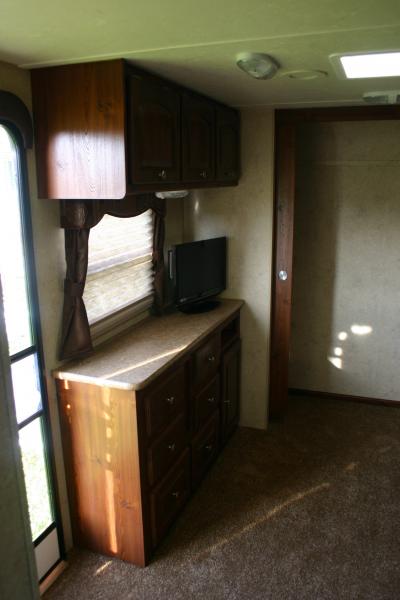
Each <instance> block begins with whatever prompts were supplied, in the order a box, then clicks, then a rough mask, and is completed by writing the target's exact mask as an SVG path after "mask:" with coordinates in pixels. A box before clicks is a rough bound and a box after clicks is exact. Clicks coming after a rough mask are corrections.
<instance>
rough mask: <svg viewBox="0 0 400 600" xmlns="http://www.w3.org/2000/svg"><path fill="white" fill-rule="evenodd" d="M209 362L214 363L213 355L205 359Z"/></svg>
mask: <svg viewBox="0 0 400 600" xmlns="http://www.w3.org/2000/svg"><path fill="white" fill-rule="evenodd" d="M207 360H208V361H209V362H215V356H214V354H210V356H209V357H208V359H207Z"/></svg>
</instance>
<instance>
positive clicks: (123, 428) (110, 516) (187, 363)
mask: <svg viewBox="0 0 400 600" xmlns="http://www.w3.org/2000/svg"><path fill="white" fill-rule="evenodd" d="M231 302H234V301H231ZM239 310H240V303H238V302H236V305H235V310H234V312H232V313H231V314H230V315H229V316H228V317H227V318H225V319H224V320H223V321H222V322H220V323H218V325H217V326H216V327H214V328H213V329H211V330H208V334H207V336H206V337H205V338H204V339H201V340H200V341H199V342H198V343H195V344H194V345H193V346H191V347H190V349H188V350H184V351H183V352H182V354H181V356H180V357H179V359H178V360H177V361H176V362H174V363H173V364H172V365H171V366H169V367H168V369H167V370H166V371H164V372H162V373H161V374H159V375H157V374H156V376H155V378H153V379H152V381H151V383H149V384H148V385H144V387H142V388H140V389H138V390H132V389H127V388H129V386H127V385H126V383H121V382H116V383H114V386H113V385H112V384H111V383H110V385H107V384H106V382H105V380H104V379H102V378H101V376H99V380H98V383H95V381H96V380H95V379H94V378H93V377H92V378H91V379H92V380H93V382H92V383H89V382H88V378H87V377H83V378H82V379H81V380H79V379H80V376H79V374H77V373H73V372H58V373H57V374H56V378H57V389H58V395H59V399H60V414H61V425H62V435H63V446H64V454H65V464H66V473H67V480H68V488H69V492H70V505H71V514H72V521H73V531H74V541H75V543H77V544H78V545H81V546H83V547H86V548H89V549H91V550H93V551H96V552H100V553H103V554H107V555H112V556H119V557H120V558H122V559H123V560H126V561H129V562H133V563H135V564H138V565H141V566H144V565H145V564H147V563H148V562H149V560H150V557H151V555H152V552H153V550H154V548H156V546H157V545H158V544H159V542H160V541H161V539H162V537H163V536H164V534H165V532H166V531H167V529H168V527H169V526H170V525H171V523H172V522H173V520H174V519H175V517H176V516H177V515H178V513H179V511H180V510H181V509H182V508H183V506H184V504H185V503H186V501H187V500H188V498H189V497H190V494H191V492H192V491H193V490H194V489H195V488H197V486H198V485H199V484H200V482H201V480H202V478H203V477H204V475H205V474H206V472H207V470H208V469H209V468H210V466H211V464H212V463H213V461H214V460H215V458H216V457H217V456H218V454H219V452H220V450H221V448H222V443H225V442H226V440H227V438H228V436H229V435H230V434H231V433H232V432H233V431H234V429H235V427H236V425H237V423H238V418H239V397H240V390H239V384H240V338H239V319H240V317H239ZM185 317H187V316H185ZM166 319H168V317H166ZM187 319H188V320H187V321H185V322H187V326H188V327H190V317H187ZM210 359H211V360H210ZM100 363H101V364H102V365H104V353H103V356H102V358H101V359H100ZM121 386H122V388H121ZM220 394H222V395H221V398H220Z"/></svg>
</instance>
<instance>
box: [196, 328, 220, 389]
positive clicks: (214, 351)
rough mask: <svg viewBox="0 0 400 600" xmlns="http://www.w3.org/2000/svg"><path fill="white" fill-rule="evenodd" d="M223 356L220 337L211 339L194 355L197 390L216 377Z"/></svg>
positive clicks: (215, 336) (216, 336)
mask: <svg viewBox="0 0 400 600" xmlns="http://www.w3.org/2000/svg"><path fill="white" fill-rule="evenodd" d="M220 355H221V339H220V335H219V334H217V335H214V336H213V337H211V338H209V340H208V341H207V342H205V343H204V344H203V345H202V346H200V348H199V349H198V350H197V351H196V352H195V353H194V384H195V387H196V388H197V389H200V388H201V387H202V386H204V385H206V384H207V383H208V382H209V381H210V380H211V378H212V377H213V376H214V375H215V373H216V372H217V370H218V367H219V361H220Z"/></svg>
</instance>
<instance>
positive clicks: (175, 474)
mask: <svg viewBox="0 0 400 600" xmlns="http://www.w3.org/2000/svg"><path fill="white" fill-rule="evenodd" d="M189 495H190V456H189V450H186V451H185V452H184V454H183V456H182V458H181V459H180V460H179V462H178V463H177V465H176V466H175V468H174V469H173V470H172V471H171V472H170V473H168V475H167V476H166V478H165V479H164V480H163V481H162V482H161V483H160V484H159V485H158V486H157V487H156V488H155V490H154V491H153V492H152V493H151V494H150V510H151V528H152V537H153V546H157V544H158V543H159V541H160V540H161V538H162V536H163V535H164V533H165V531H166V530H167V529H168V527H169V525H170V524H171V523H172V521H173V520H174V518H175V517H176V515H177V514H178V512H179V511H180V510H181V508H182V507H183V505H184V504H185V502H186V500H187V499H188V497H189Z"/></svg>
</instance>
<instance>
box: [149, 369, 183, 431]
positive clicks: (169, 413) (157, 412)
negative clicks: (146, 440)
mask: <svg viewBox="0 0 400 600" xmlns="http://www.w3.org/2000/svg"><path fill="white" fill-rule="evenodd" d="M185 400H186V399H185V369H184V367H180V368H179V369H178V371H177V372H176V373H174V374H173V375H172V376H170V377H169V378H167V379H166V380H165V382H164V383H163V384H162V385H160V386H158V387H157V388H156V389H155V390H154V391H153V392H152V393H150V394H149V395H148V396H147V397H146V399H145V406H146V409H145V410H146V431H147V435H148V436H149V437H153V436H155V435H157V434H158V433H160V432H161V431H163V430H164V429H165V428H166V427H168V426H169V425H170V424H171V423H172V422H173V421H174V419H176V417H177V416H178V415H179V414H186V401H185Z"/></svg>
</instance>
